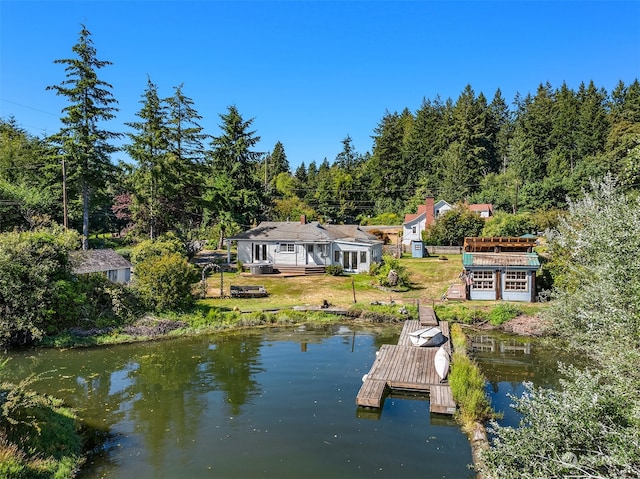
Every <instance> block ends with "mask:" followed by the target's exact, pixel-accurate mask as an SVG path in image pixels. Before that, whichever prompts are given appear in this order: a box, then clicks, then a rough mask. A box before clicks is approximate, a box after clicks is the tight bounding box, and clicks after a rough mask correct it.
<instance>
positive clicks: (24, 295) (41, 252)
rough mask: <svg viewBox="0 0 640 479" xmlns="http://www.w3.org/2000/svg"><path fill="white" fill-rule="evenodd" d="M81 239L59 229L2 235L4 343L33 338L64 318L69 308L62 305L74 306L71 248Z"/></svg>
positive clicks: (0, 333)
mask: <svg viewBox="0 0 640 479" xmlns="http://www.w3.org/2000/svg"><path fill="white" fill-rule="evenodd" d="M78 242H79V239H78V235H77V233H76V234H75V235H74V234H73V233H71V232H61V231H55V230H53V231H52V230H39V231H35V232H28V233H5V234H2V235H0V278H1V281H0V304H2V307H0V343H1V344H4V345H19V344H23V345H24V344H29V343H31V342H32V341H34V340H36V339H39V338H41V337H42V336H43V335H45V334H46V332H47V330H48V329H50V328H52V327H53V328H54V329H55V328H56V327H57V325H58V323H59V322H61V321H63V320H64V318H65V317H66V315H67V309H68V308H66V307H62V308H59V307H58V305H60V304H62V305H67V304H70V305H71V306H72V308H71V309H73V305H74V304H75V301H76V299H77V298H75V297H74V293H73V287H72V285H71V284H70V282H71V280H72V277H71V274H70V266H69V263H68V252H69V250H70V249H72V248H73V247H74V245H77V243H78ZM69 312H71V311H69Z"/></svg>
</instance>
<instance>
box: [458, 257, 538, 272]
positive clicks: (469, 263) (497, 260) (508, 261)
mask: <svg viewBox="0 0 640 479" xmlns="http://www.w3.org/2000/svg"><path fill="white" fill-rule="evenodd" d="M462 266H464V267H465V268H473V267H483V266H505V267H508V266H512V267H517V268H522V269H538V268H540V259H539V258H538V255H537V254H536V253H462Z"/></svg>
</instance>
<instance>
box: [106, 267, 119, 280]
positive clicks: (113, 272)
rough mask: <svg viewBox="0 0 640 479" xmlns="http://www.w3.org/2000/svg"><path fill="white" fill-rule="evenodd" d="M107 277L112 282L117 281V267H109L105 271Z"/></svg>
mask: <svg viewBox="0 0 640 479" xmlns="http://www.w3.org/2000/svg"><path fill="white" fill-rule="evenodd" d="M107 279H108V280H109V281H112V282H114V283H115V282H116V281H118V270H117V269H110V270H109V271H107Z"/></svg>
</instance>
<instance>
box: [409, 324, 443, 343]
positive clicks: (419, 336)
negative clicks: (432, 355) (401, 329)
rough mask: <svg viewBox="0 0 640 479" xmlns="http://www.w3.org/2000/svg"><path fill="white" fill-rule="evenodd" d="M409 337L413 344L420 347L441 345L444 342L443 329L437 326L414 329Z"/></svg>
mask: <svg viewBox="0 0 640 479" xmlns="http://www.w3.org/2000/svg"><path fill="white" fill-rule="evenodd" d="M409 339H411V344H413V345H414V346H420V347H425V346H426V347H429V346H440V345H441V344H442V343H444V336H443V334H442V331H441V330H440V328H438V327H437V326H432V327H429V328H424V329H418V330H416V331H413V332H412V333H409Z"/></svg>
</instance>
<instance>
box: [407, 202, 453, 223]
mask: <svg viewBox="0 0 640 479" xmlns="http://www.w3.org/2000/svg"><path fill="white" fill-rule="evenodd" d="M444 206H448V207H449V208H451V205H450V204H449V203H447V202H446V201H445V200H439V201H438V202H437V203H435V204H434V205H433V212H434V213H435V212H436V211H440V210H441V209H442V208H443V207H444ZM426 214H427V205H426V204H425V203H422V204H419V205H418V211H417V212H416V213H410V214H407V215H404V223H403V224H405V225H406V224H407V223H411V222H412V221H415V220H416V219H418V218H421V217H422V216H425V215H426Z"/></svg>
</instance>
